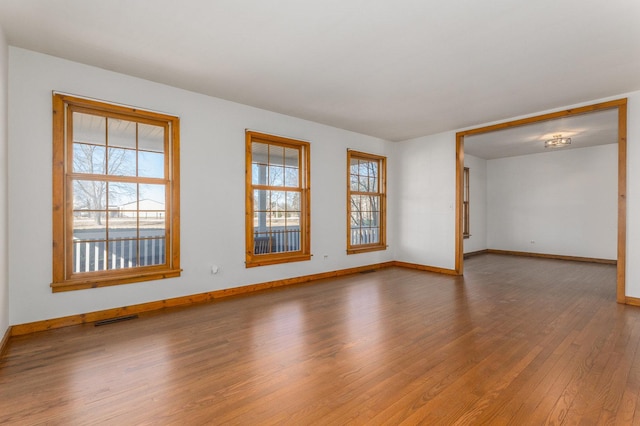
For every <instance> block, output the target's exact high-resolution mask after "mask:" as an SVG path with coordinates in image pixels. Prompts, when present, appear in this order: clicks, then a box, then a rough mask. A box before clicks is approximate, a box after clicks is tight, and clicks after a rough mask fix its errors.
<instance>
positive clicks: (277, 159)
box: [269, 145, 285, 166]
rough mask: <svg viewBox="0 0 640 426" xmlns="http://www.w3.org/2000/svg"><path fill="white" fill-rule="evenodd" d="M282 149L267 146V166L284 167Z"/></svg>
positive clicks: (280, 147)
mask: <svg viewBox="0 0 640 426" xmlns="http://www.w3.org/2000/svg"><path fill="white" fill-rule="evenodd" d="M284 164H285V162H284V147H282V146H277V145H269V165H270V166H284Z"/></svg>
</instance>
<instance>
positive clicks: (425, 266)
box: [393, 260, 460, 275]
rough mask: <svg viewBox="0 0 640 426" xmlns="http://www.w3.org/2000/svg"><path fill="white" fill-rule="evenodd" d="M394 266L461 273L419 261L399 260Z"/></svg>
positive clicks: (442, 272)
mask: <svg viewBox="0 0 640 426" xmlns="http://www.w3.org/2000/svg"><path fill="white" fill-rule="evenodd" d="M393 266H399V267H401V268H408V269H417V270H420V271H427V272H435V273H437V274H445V275H460V274H458V273H457V272H456V270H455V269H446V268H438V267H436V266H427V265H420V264H418V263H409V262H400V261H397V260H396V261H395V262H393Z"/></svg>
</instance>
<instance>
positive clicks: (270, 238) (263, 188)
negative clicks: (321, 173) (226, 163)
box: [246, 131, 311, 267]
mask: <svg viewBox="0 0 640 426" xmlns="http://www.w3.org/2000/svg"><path fill="white" fill-rule="evenodd" d="M309 164H310V161H309V143H308V142H303V141H298V140H294V139H288V138H283V137H279V136H273V135H267V134H264V133H258V132H252V131H247V132H246V175H247V176H246V266H247V267H253V266H262V265H270V264H275V263H284V262H296V261H301V260H309V259H310V258H311V253H310V231H309V229H310V223H309V218H310V211H309V196H310V195H309V188H310V186H309V178H310V170H309Z"/></svg>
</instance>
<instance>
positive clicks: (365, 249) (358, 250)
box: [347, 245, 387, 254]
mask: <svg viewBox="0 0 640 426" xmlns="http://www.w3.org/2000/svg"><path fill="white" fill-rule="evenodd" d="M386 249H387V246H386V245H375V246H362V247H352V248H349V249H347V254H358V253H367V252H370V251H380V250H386Z"/></svg>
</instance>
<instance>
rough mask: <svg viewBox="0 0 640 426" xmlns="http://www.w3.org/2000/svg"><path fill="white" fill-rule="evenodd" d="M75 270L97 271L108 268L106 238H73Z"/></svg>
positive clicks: (73, 266)
mask: <svg viewBox="0 0 640 426" xmlns="http://www.w3.org/2000/svg"><path fill="white" fill-rule="evenodd" d="M72 247H73V259H72V262H73V265H72V269H73V272H95V271H103V270H105V269H106V262H105V259H107V252H106V241H104V240H73V246H72Z"/></svg>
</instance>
